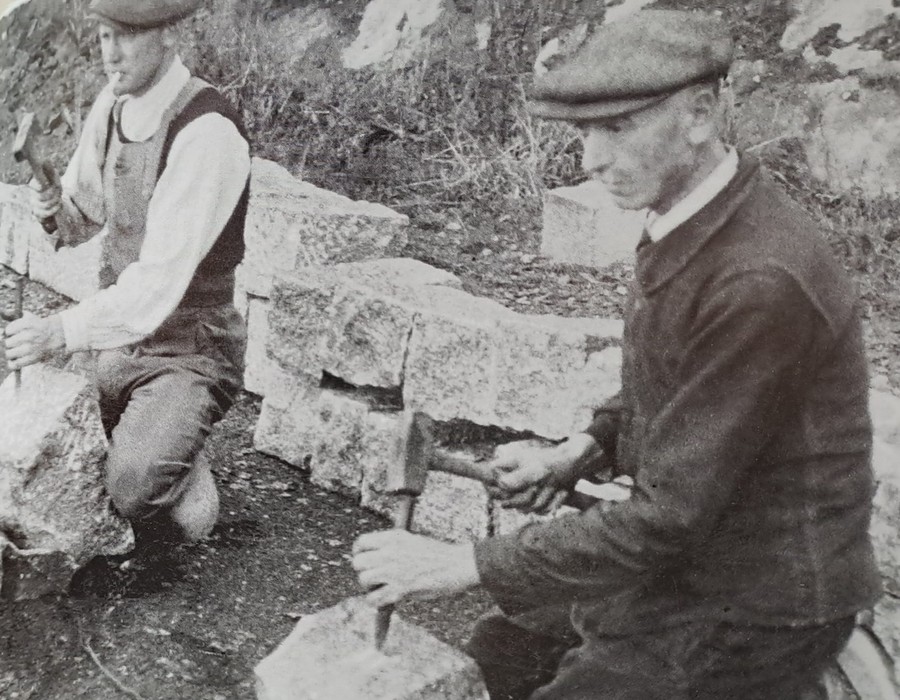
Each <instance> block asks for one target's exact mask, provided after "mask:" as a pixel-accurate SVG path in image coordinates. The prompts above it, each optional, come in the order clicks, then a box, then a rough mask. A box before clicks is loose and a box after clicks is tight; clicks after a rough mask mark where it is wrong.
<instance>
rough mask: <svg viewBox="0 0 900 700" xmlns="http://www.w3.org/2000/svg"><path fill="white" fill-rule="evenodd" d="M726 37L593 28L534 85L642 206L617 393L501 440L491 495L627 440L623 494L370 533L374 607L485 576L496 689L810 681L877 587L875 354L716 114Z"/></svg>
mask: <svg viewBox="0 0 900 700" xmlns="http://www.w3.org/2000/svg"><path fill="white" fill-rule="evenodd" d="M731 57H732V42H731V39H730V37H729V34H728V32H727V30H726V28H725V27H724V26H723V24H722V23H721V22H720V21H719V20H718V19H716V18H714V17H711V16H707V15H704V14H700V13H682V12H677V11H660V10H655V11H654V10H647V11H641V12H638V13H636V14H635V15H632V16H631V17H629V18H626V19H622V20H620V21H618V22H616V23H613V24H610V25H607V26H603V27H602V28H600V29H599V30H598V31H597V33H596V34H595V35H594V36H593V37H592V38H590V39H588V40H587V42H586V43H585V44H584V45H583V46H582V47H581V48H580V49H579V50H578V51H577V52H575V53H574V54H573V55H572V56H570V57H569V58H568V59H567V60H566V61H565V62H564V63H563V64H561V65H559V66H557V67H556V68H554V69H552V70H550V71H549V72H548V73H546V74H544V75H543V76H541V77H539V78H537V79H536V82H535V85H534V89H533V94H532V100H531V102H530V109H531V111H532V113H533V114H535V115H537V116H540V117H543V118H547V119H561V120H566V121H568V122H570V123H572V124H573V125H575V126H576V127H577V128H578V129H579V130H580V133H581V137H582V141H583V146H584V153H583V167H584V170H585V171H586V172H587V173H588V174H589V175H590V176H592V177H594V178H596V179H598V180H600V181H601V182H602V184H603V185H604V186H605V187H607V188H608V190H609V191H610V192H611V193H612V195H613V197H614V198H615V200H616V202H617V203H618V205H619V206H620V207H622V208H625V209H634V210H638V209H647V210H648V218H647V230H646V232H645V236H644V237H643V240H642V244H641V245H640V246H639V248H638V251H637V261H636V270H635V280H634V283H633V285H632V289H631V291H630V296H629V301H628V304H627V311H626V314H625V333H624V340H623V352H624V363H623V369H622V390H621V393H620V395H619V396H618V397H616V399H615V400H613V401H611V402H609V403H608V404H607V405H606V406H604V408H602V409H601V410H599V411H598V412H597V413H596V415H595V419H594V421H593V423H592V425H590V426H588V427H586V429H585V431H584V432H583V433H580V434H577V435H573V436H572V437H571V438H570V439H569V440H567V441H565V442H563V443H561V444H560V445H559V446H557V447H555V448H551V449H545V450H538V451H535V450H527V449H524V448H522V447H521V446H517V448H515V449H514V448H508V449H504V450H501V451H499V452H498V456H497V457H496V459H495V462H494V467H495V472H496V473H497V474H499V475H500V476H499V477H498V481H499V486H500V488H501V498H502V499H505V500H506V501H507V504H512V505H519V506H521V507H524V508H525V509H529V508H530V509H542V508H545V507H546V506H547V505H548V504H550V505H553V504H554V503H556V502H558V501H559V498H560V496H559V494H560V492H565V491H568V490H570V489H571V488H572V487H573V485H574V483H575V482H576V481H577V480H578V479H579V478H582V477H585V476H587V475H589V474H590V473H591V471H592V469H593V468H594V467H593V465H596V464H597V455H599V454H604V455H606V456H607V457H611V456H612V455H615V468H614V469H615V471H614V473H615V474H616V475H628V476H631V477H632V478H633V480H634V487H633V489H632V493H631V496H630V498H628V499H626V500H622V501H618V502H612V501H610V502H600V503H598V504H597V505H594V506H592V507H590V508H588V509H586V510H584V511H582V512H579V513H577V514H567V515H562V516H559V517H557V518H555V519H552V520H550V521H546V522H541V523H536V524H531V525H528V526H526V527H524V528H522V529H521V530H520V531H518V532H516V533H514V534H507V535H503V536H498V537H492V538H488V539H486V540H483V541H480V542H478V543H477V544H475V545H474V546H471V545H451V544H445V543H440V542H437V541H434V540H430V539H427V538H424V537H421V536H417V535H412V534H409V533H406V532H402V531H387V532H379V533H370V534H367V535H363V536H362V537H360V538H359V539H358V541H357V542H356V543H355V554H354V566H355V567H356V569H357V571H358V574H359V580H360V582H361V584H362V585H364V586H365V587H367V588H369V587H377V588H375V590H373V591H372V592H371V593H369V594H368V595H369V598H370V599H371V601H372V602H373V603H374V604H376V605H379V604H384V603H389V602H394V601H398V600H402V599H403V598H407V597H429V596H440V595H448V594H452V593H455V592H458V591H462V590H464V589H467V588H470V587H474V586H477V585H481V586H483V587H484V588H485V589H486V590H487V591H488V592H489V593H490V594H491V596H492V597H493V599H494V600H495V601H496V603H497V604H498V605H499V607H500V608H501V609H502V611H503V613H505V614H504V615H499V614H498V615H494V616H491V617H489V618H487V619H484V620H482V621H481V622H480V623H479V625H478V626H477V627H476V630H475V634H474V636H473V639H472V641H471V642H470V645H469V651H470V653H471V654H472V655H473V656H474V657H475V659H476V660H477V661H478V663H479V665H480V666H481V669H482V671H483V673H484V676H485V679H486V682H487V685H488V688H489V690H490V693H491V697H492V698H494V700H499V699H509V698H516V699H518V698H532V699H533V700H574V699H576V698H577V699H579V700H585V699H587V698H598V699H599V698H604V699H608V700H626V699H627V700H688V699H689V698H690V699H691V700H700V699H704V700H714V699H716V700H721V699H724V698H733V699H738V698H739V699H740V700H772V699H774V698H784V699H787V698H791V699H795V698H815V697H819V696H818V695H817V693H819V692H821V689H820V688H819V687H818V684H819V681H818V679H819V678H820V676H821V673H822V671H823V669H824V668H825V667H826V666H827V665H828V664H829V663H830V662H831V661H832V660H833V659H834V658H835V657H836V656H837V654H838V653H839V651H840V650H841V648H842V647H843V645H844V644H845V642H846V640H847V639H848V637H849V635H850V633H851V631H852V629H853V626H854V617H855V614H856V613H857V612H858V611H860V610H862V609H865V608H867V607H869V606H871V605H872V604H873V603H874V602H875V601H876V600H877V598H878V596H879V593H880V579H879V575H878V572H877V570H876V567H875V563H874V556H873V550H872V546H871V543H870V541H869V537H868V526H869V518H870V511H871V501H872V495H873V491H874V487H873V476H872V472H871V467H870V451H871V426H870V420H869V416H868V408H867V366H866V361H865V357H864V352H863V344H862V336H861V330H860V320H859V316H858V313H857V309H856V305H855V302H854V290H853V288H852V287H851V285H850V284H849V282H848V280H847V279H846V278H845V275H844V273H843V271H842V270H841V268H840V267H839V265H838V264H837V262H836V261H835V260H834V259H833V258H832V256H831V253H830V251H829V248H828V245H827V244H826V243H825V241H824V240H823V238H822V236H821V235H820V232H819V231H818V226H817V225H816V224H815V222H813V221H812V220H810V219H809V218H808V217H807V216H806V215H805V213H804V212H803V211H802V210H801V209H800V208H799V207H798V206H797V205H796V204H794V203H793V202H792V201H791V200H789V199H788V198H787V197H786V196H785V194H784V193H783V192H781V191H780V190H779V189H778V187H777V186H776V185H775V184H774V183H773V180H772V179H771V178H770V177H769V176H768V175H767V174H766V173H765V172H764V171H763V170H762V169H761V168H760V166H759V164H758V163H757V162H756V161H755V160H754V159H753V158H752V157H751V156H749V155H747V154H739V153H737V152H736V151H735V150H733V149H731V148H729V147H727V146H726V145H725V144H724V143H723V141H722V140H721V138H720V136H719V133H718V130H717V114H718V107H719V105H718V101H719V95H718V88H719V81H720V80H721V78H722V77H723V76H724V75H725V74H726V72H727V71H728V69H729V64H730V61H731Z"/></svg>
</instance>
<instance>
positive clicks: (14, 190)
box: [0, 183, 41, 275]
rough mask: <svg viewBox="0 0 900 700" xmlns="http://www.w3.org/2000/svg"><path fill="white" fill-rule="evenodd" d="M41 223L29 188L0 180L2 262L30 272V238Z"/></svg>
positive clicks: (0, 255) (21, 273) (0, 248)
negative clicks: (29, 193) (29, 199)
mask: <svg viewBox="0 0 900 700" xmlns="http://www.w3.org/2000/svg"><path fill="white" fill-rule="evenodd" d="M35 228H37V229H40V228H41V226H40V224H39V223H38V222H37V221H35V218H34V217H33V216H32V215H31V209H30V207H29V205H28V188H27V187H20V186H15V185H6V184H2V183H0V265H5V266H6V267H9V268H12V269H13V270H15V271H16V272H18V273H19V274H20V275H24V274H26V273H27V272H28V241H29V239H30V237H31V232H32V230H33V229H35Z"/></svg>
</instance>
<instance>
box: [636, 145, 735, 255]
mask: <svg viewBox="0 0 900 700" xmlns="http://www.w3.org/2000/svg"><path fill="white" fill-rule="evenodd" d="M737 169H738V155H737V151H736V150H734V149H733V148H729V149H728V153H727V154H726V155H725V157H724V158H723V159H722V162H721V163H719V164H718V165H717V166H716V167H715V169H713V171H712V172H711V173H710V174H709V175H707V177H706V179H705V180H703V182H701V183H700V184H699V185H697V187H695V188H694V189H693V190H691V191H690V192H688V194H687V196H686V197H684V199H682V200H680V201H679V202H678V203H676V204H675V206H674V207H672V208H671V209H669V211H667V212H666V213H665V214H657V213H656V212H654V211H652V210H650V211H648V212H647V222H646V227H647V233H649V234H650V238H651V240H653V241H658V240H660V239H661V238H664V237H665V236H667V235H669V234H670V233H671V232H672V231H674V230H675V229H676V228H678V227H679V226H681V224H683V223H684V222H685V221H687V220H688V219H690V218H691V217H692V216H693V215H694V214H696V213H697V212H698V211H700V210H701V209H702V208H703V207H705V206H706V205H707V204H709V203H710V202H711V201H712V199H713V197H715V196H716V195H717V194H719V192H721V191H722V190H724V189H725V187H726V186H727V185H728V183H729V182H731V178H733V177H734V176H735V174H736V173H737Z"/></svg>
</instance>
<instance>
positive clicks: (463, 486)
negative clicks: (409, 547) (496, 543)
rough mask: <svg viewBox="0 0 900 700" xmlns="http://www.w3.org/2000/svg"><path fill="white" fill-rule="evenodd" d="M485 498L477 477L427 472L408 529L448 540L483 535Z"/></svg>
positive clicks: (486, 528) (472, 539)
mask: <svg viewBox="0 0 900 700" xmlns="http://www.w3.org/2000/svg"><path fill="white" fill-rule="evenodd" d="M489 501H490V498H489V497H488V494H487V491H486V490H485V488H484V485H483V484H482V483H481V482H480V481H476V480H475V479H467V478H465V477H462V476H456V475H455V474H443V473H441V472H429V473H428V477H427V480H426V482H425V490H424V491H423V492H422V495H421V496H420V497H419V499H418V500H417V502H416V508H415V510H414V511H413V522H412V530H413V531H414V532H421V533H423V534H426V535H430V536H432V537H438V538H440V539H442V540H446V541H448V542H476V541H478V540H480V539H484V538H485V537H487V536H488V532H489V527H490V522H491V520H490V504H489Z"/></svg>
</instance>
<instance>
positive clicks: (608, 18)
mask: <svg viewBox="0 0 900 700" xmlns="http://www.w3.org/2000/svg"><path fill="white" fill-rule="evenodd" d="M653 2H654V0H624V2H622V3H620V4H618V5H613V6H611V7H609V8H608V9H607V10H606V14H605V15H604V16H603V23H604V24H610V23H612V22H616V21H618V20H620V19H622V18H623V17H628V15H632V14H634V13H635V12H637V11H638V10H640V9H641V8H643V7H645V6H647V5H651V4H653Z"/></svg>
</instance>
